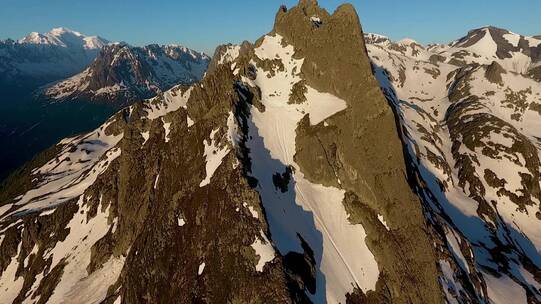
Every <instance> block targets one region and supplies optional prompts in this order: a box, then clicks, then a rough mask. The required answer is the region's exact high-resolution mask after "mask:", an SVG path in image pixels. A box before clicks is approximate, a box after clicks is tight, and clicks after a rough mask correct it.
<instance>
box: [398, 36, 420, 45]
mask: <svg viewBox="0 0 541 304" xmlns="http://www.w3.org/2000/svg"><path fill="white" fill-rule="evenodd" d="M397 43H398V44H404V45H411V44H419V43H418V42H417V41H415V40H413V39H411V38H404V39H402V40H399V41H398V42H397Z"/></svg>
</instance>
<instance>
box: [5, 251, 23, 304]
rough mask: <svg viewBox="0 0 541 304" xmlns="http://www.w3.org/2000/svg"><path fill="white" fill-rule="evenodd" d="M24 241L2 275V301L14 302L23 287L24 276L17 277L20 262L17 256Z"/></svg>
mask: <svg viewBox="0 0 541 304" xmlns="http://www.w3.org/2000/svg"><path fill="white" fill-rule="evenodd" d="M21 246H22V242H20V243H19V247H18V248H17V254H16V255H15V256H14V257H12V258H11V261H10V263H9V264H8V266H7V267H6V269H4V271H3V272H2V276H0V291H1V292H0V303H12V302H13V300H14V299H15V298H16V297H17V295H18V294H19V291H20V290H21V288H22V287H23V283H24V278H23V277H22V276H20V277H15V273H16V272H17V268H18V267H19V263H18V262H17V256H18V255H19V253H20V252H21Z"/></svg>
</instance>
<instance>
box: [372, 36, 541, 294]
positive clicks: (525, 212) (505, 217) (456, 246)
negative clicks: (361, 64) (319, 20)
mask: <svg viewBox="0 0 541 304" xmlns="http://www.w3.org/2000/svg"><path fill="white" fill-rule="evenodd" d="M497 37H499V38H497ZM502 37H503V38H505V39H507V40H506V41H507V42H503V41H502V40H501V38H502ZM367 38H368V40H367V41H370V42H372V41H373V39H372V37H371V36H369V37H367ZM513 41H514V42H517V43H518V44H519V45H521V47H520V51H518V50H512V49H506V48H507V46H508V44H510V43H512V42H513ZM525 44H529V46H530V48H529V49H528V48H526V47H525ZM536 44H537V41H535V39H533V38H525V37H524V36H520V35H516V34H512V33H509V32H508V31H505V30H499V29H495V28H483V29H479V30H474V31H471V32H470V33H469V34H468V36H467V37H465V38H462V39H459V40H457V41H456V42H453V43H451V44H450V45H448V46H430V47H428V48H425V47H423V46H421V45H418V44H409V45H405V46H404V45H400V43H394V42H391V41H385V42H383V43H377V42H375V43H371V44H369V45H368V52H369V55H370V58H371V60H372V62H373V68H374V72H375V75H376V77H377V78H378V80H379V81H380V84H381V86H382V89H383V91H384V93H385V95H386V97H387V99H388V100H389V101H390V102H391V103H392V104H393V105H394V106H395V111H396V112H397V116H398V119H399V122H400V124H401V125H402V128H403V136H404V138H405V140H406V143H407V145H408V152H409V160H408V163H409V165H410V171H411V172H413V173H415V174H416V176H417V179H419V180H420V181H421V182H420V184H421V187H420V188H419V190H418V192H419V195H420V196H421V197H422V198H423V200H424V202H425V210H426V213H427V218H428V219H429V220H430V222H431V224H432V226H433V227H434V230H435V231H437V232H438V234H439V235H440V237H441V240H442V242H441V243H440V244H439V246H440V248H441V254H440V256H439V259H440V261H439V268H440V270H441V272H442V274H443V275H442V277H441V282H442V284H443V286H444V292H445V295H446V297H447V300H448V301H449V302H450V303H456V302H458V303H471V302H475V303H478V302H489V303H539V302H540V301H541V292H540V287H541V278H540V277H539V273H540V267H541V263H540V262H541V259H540V257H541V256H540V254H539V252H540V250H541V243H540V242H539V241H540V234H539V231H540V230H539V229H538V228H539V226H540V221H541V213H540V210H541V209H540V199H541V192H540V170H541V167H540V162H539V159H540V157H541V142H540V138H541V133H540V132H539V130H541V124H540V118H541V117H540V116H541V111H540V110H539V109H540V107H539V105H540V104H541V97H540V96H541V84H540V83H539V82H538V81H536V80H535V79H532V78H530V76H529V75H527V74H526V72H527V70H528V69H530V68H531V66H532V64H534V63H535V62H536V61H538V60H539V58H538V57H536V56H537V55H536V52H537V51H536V47H534V46H532V45H536ZM524 58H526V59H524Z"/></svg>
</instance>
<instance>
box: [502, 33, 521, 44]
mask: <svg viewBox="0 0 541 304" xmlns="http://www.w3.org/2000/svg"><path fill="white" fill-rule="evenodd" d="M503 39H505V40H507V41H508V42H509V43H511V44H512V45H513V46H514V47H517V46H518V43H519V41H520V35H518V34H515V33H507V34H504V35H503Z"/></svg>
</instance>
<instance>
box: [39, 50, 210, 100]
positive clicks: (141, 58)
mask: <svg viewBox="0 0 541 304" xmlns="http://www.w3.org/2000/svg"><path fill="white" fill-rule="evenodd" d="M209 62H210V57H208V56H207V55H205V54H203V53H200V52H196V51H194V50H190V49H188V48H186V47H183V46H178V45H156V44H152V45H148V46H145V47H133V46H129V45H127V44H121V43H115V44H110V45H107V46H105V47H103V48H102V50H101V51H100V52H99V54H98V56H97V58H96V59H95V60H94V61H93V62H92V64H90V66H89V67H87V68H86V69H85V70H84V71H82V72H80V73H78V74H76V75H75V76H72V77H70V78H68V79H66V80H62V81H60V82H58V83H57V84H55V85H52V86H50V87H47V88H46V89H45V91H44V94H45V95H46V96H47V97H49V98H50V99H53V100H57V101H63V100H73V99H88V100H93V101H108V102H115V103H120V104H127V103H129V102H133V101H137V100H141V99H146V98H150V97H153V96H155V95H156V94H158V93H160V92H162V91H164V90H167V89H169V88H171V87H172V86H174V85H176V84H191V83H193V82H195V81H198V80H200V79H201V78H202V77H203V74H204V73H205V71H206V69H207V66H208V64H209Z"/></svg>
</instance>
